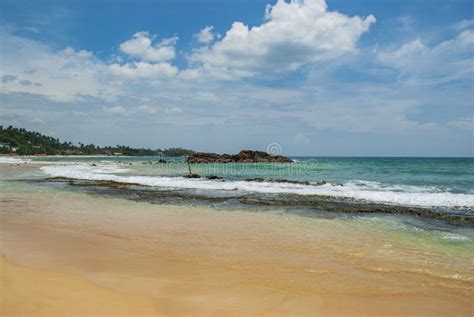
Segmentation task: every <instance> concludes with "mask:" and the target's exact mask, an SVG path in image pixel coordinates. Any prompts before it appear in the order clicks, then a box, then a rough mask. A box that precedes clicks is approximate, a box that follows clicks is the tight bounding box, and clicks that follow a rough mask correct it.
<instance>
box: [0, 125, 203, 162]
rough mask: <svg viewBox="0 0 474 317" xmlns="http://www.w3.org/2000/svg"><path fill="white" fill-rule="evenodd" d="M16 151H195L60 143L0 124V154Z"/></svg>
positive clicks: (133, 153) (143, 153) (148, 153)
mask: <svg viewBox="0 0 474 317" xmlns="http://www.w3.org/2000/svg"><path fill="white" fill-rule="evenodd" d="M8 153H17V154H19V155H39V154H46V155H58V154H59V155H131V156H155V155H163V156H187V155H191V154H193V153H194V151H191V150H186V149H182V148H169V149H165V150H160V149H156V150H151V149H146V148H139V149H136V148H131V147H129V146H125V145H116V146H104V147H100V146H96V145H94V144H88V145H86V144H82V143H79V144H78V145H74V144H72V143H71V142H61V141H60V140H59V139H55V138H53V137H50V136H46V135H43V134H41V133H38V132H33V131H27V130H26V129H21V128H20V129H18V128H14V127H12V126H9V127H8V128H4V127H3V126H0V154H8Z"/></svg>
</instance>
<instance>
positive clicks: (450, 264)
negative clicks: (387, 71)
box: [0, 157, 474, 315]
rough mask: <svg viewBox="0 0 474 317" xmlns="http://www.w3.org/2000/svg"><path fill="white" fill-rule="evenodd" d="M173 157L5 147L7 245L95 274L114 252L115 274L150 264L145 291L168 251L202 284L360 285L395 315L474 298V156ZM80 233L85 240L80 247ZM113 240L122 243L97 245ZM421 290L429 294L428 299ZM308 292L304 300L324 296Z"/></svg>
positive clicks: (19, 253) (2, 200)
mask: <svg viewBox="0 0 474 317" xmlns="http://www.w3.org/2000/svg"><path fill="white" fill-rule="evenodd" d="M166 159H167V160H169V163H159V162H158V158H156V157H33V158H31V157H19V158H5V157H1V158H0V163H4V164H0V194H1V197H0V205H1V207H2V208H0V209H1V215H2V230H3V231H4V232H5V233H3V237H4V246H3V247H2V248H3V251H2V252H4V254H6V255H8V256H9V258H13V259H18V261H19V263H22V261H21V260H23V261H24V263H25V264H28V263H33V262H32V261H29V260H28V258H26V259H25V257H28V255H29V254H33V256H35V257H34V263H36V262H38V261H39V262H40V263H44V266H45V267H48V265H50V264H51V263H53V264H55V265H56V266H58V270H60V271H62V270H72V271H79V272H82V273H81V274H83V275H84V276H88V277H89V278H91V279H93V280H94V281H96V279H95V275H94V272H95V271H94V270H92V271H91V270H90V267H89V266H86V268H84V267H83V264H84V263H87V264H89V263H95V262H94V261H97V263H99V265H98V267H97V270H98V272H101V271H100V270H101V269H103V268H104V267H105V266H104V267H103V266H101V265H103V263H107V266H106V267H107V268H108V269H109V270H111V271H113V272H114V274H115V273H117V274H118V275H117V276H118V277H114V275H113V274H111V275H110V276H111V277H110V279H111V280H113V281H112V282H111V283H112V284H110V285H119V284H120V283H117V282H116V281H115V280H114V278H117V280H120V278H122V276H123V274H122V273H123V272H124V271H125V272H128V273H127V274H129V275H130V276H142V275H141V274H143V270H144V269H146V270H147V271H146V272H147V273H146V274H147V275H146V276H147V279H146V281H145V280H144V281H143V283H144V286H143V290H154V289H155V288H154V287H156V285H157V284H156V283H157V282H156V281H157V280H155V279H153V278H148V277H149V276H154V277H157V279H158V280H159V278H161V277H162V275H160V274H161V272H158V271H159V269H160V267H163V266H164V265H166V263H168V264H167V265H170V264H169V263H172V264H171V266H172V267H173V268H175V267H176V266H177V265H178V264H179V265H185V267H183V271H180V272H179V274H178V275H177V277H176V279H177V280H178V281H181V279H182V276H183V275H185V274H188V273H189V272H195V271H193V269H195V268H196V266H198V267H199V268H200V270H201V269H206V272H208V273H206V274H203V275H202V278H203V279H202V280H199V279H198V280H196V281H197V282H196V285H198V286H196V287H201V286H202V285H207V284H206V283H208V282H206V281H208V276H209V275H212V274H217V273H216V271H218V272H224V273H222V276H220V275H219V276H218V278H217V277H216V281H219V283H220V282H221V281H229V280H231V281H234V282H232V283H230V285H233V286H235V287H238V289H240V288H242V287H244V286H243V285H244V284H242V283H243V282H242V281H243V280H245V281H246V282H248V283H251V287H254V286H255V285H256V286H258V287H260V286H262V287H266V286H267V285H272V286H273V287H275V289H277V290H281V291H282V292H284V294H285V296H290V295H291V294H293V295H291V296H294V297H295V298H294V300H297V299H298V298H299V299H304V298H306V295H307V294H312V295H314V296H316V295H315V294H326V293H328V294H335V295H334V296H336V297H337V298H339V296H341V294H345V296H346V295H347V294H351V296H359V295H360V294H363V298H364V300H366V303H367V305H368V307H369V306H370V307H372V305H373V303H375V302H377V303H379V304H380V305H381V306H380V307H381V309H382V310H383V311H386V309H389V310H388V311H390V312H391V314H397V312H400V311H399V309H400V308H399V303H406V302H407V301H411V302H412V303H413V306H410V310H413V309H419V311H420V314H422V315H428V313H427V312H428V311H431V310H436V311H440V310H442V309H445V310H452V309H454V308H455V307H458V308H459V307H462V309H463V311H464V312H465V311H469V309H471V311H472V308H471V307H472V305H471V304H470V303H472V292H473V289H474V266H473V263H474V177H473V176H474V159H471V158H348V157H344V158H341V157H293V159H294V160H295V163H291V164H266V163H265V164H264V163H256V164H249V163H246V164H193V165H191V170H192V172H193V173H197V174H199V175H201V178H186V177H185V176H186V175H187V174H188V172H189V170H188V166H187V164H186V163H185V162H184V160H183V159H182V158H166ZM25 162H26V163H25ZM5 163H6V164H5ZM206 176H218V177H221V178H222V179H207V178H206ZM18 226H20V228H22V229H21V230H20V229H19V230H17V231H15V230H16V229H15V228H17V227H18ZM23 226H24V227H23ZM49 234H51V235H52V237H53V238H51V239H49V238H48V237H49ZM78 236H79V237H82V236H84V239H86V240H85V241H86V244H85V245H83V246H82V245H81V246H80V247H79V246H77V247H71V246H75V245H76V244H75V243H77V241H76V239H78V238H77V237H78ZM12 237H14V238H12ZM59 237H60V238H59ZM97 239H98V241H100V243H99V242H98V243H91V242H90V241H96V240H97ZM12 241H13V242H14V241H19V242H18V243H13V242H12ZM36 241H39V242H38V243H37V242H36ZM63 241H64V242H63ZM104 241H105V242H107V243H110V244H113V247H108V248H100V246H103V244H102V243H105V242H104ZM56 244H59V246H56V247H54V245H56ZM40 249H41V250H42V251H41V252H39V251H38V250H40ZM70 249H71V250H73V251H71V253H69V251H68V250H70ZM31 250H34V251H31ZM51 250H56V251H54V252H56V253H54V252H53V251H51ZM58 250H59V251H58ZM90 250H92V251H90ZM94 250H95V251H94ZM88 256H89V258H87V260H84V259H83V257H88ZM111 256H116V257H117V259H116V260H113V261H112V260H111ZM123 259H127V260H126V261H124V260H123ZM75 260H77V261H78V262H77V263H76V262H75ZM41 261H44V262H41ZM169 261H171V262H169ZM64 263H67V265H63V264H64ZM130 263H133V265H128V264H130ZM157 263H158V264H157ZM71 267H72V268H71ZM111 268H114V269H113V270H112V269H111ZM216 268H218V269H216ZM186 272H188V273H186ZM219 274H220V273H219ZM199 276H200V275H199V274H198V276H197V277H196V276H195V275H192V276H189V278H188V279H187V280H186V281H190V280H192V281H194V280H195V279H196V278H199ZM142 280H143V279H140V281H142ZM99 282H102V283H103V282H104V281H103V280H102V278H101V279H99ZM216 283H217V282H216ZM252 283H253V284H252ZM122 284H124V285H125V284H126V283H122ZM122 284H120V285H122ZM216 285H217V284H216ZM179 287H180V289H181V287H182V285H181V284H179ZM187 287H188V284H186V288H187ZM207 287H209V288H210V289H211V288H212V287H211V286H209V285H208V286H207ZM228 289H229V287H228V286H226V287H225V288H224V289H223V290H220V289H219V291H218V292H217V291H216V292H217V293H218V294H221V293H222V292H223V291H225V290H228ZM296 290H297V291H296ZM265 292H267V289H265ZM230 293H231V294H230V295H229V296H233V295H235V293H232V292H230ZM252 294H253V293H252ZM288 294H290V295H288ZM301 294H306V295H305V296H301ZM318 296H319V295H318ZM383 296H387V297H383ZM252 298H255V296H252ZM417 298H418V300H417ZM420 298H423V300H422V302H424V303H429V304H426V305H425V306H423V305H421V306H420V305H418V304H419V302H418V301H419V300H420ZM280 300H281V299H280V298H277V299H275V303H277V302H279V301H280ZM307 300H308V302H305V304H304V305H303V304H302V305H299V306H301V307H303V306H305V305H309V304H310V303H311V302H314V300H313V299H311V297H309V298H307ZM361 300H363V299H361V297H357V303H360V301H361ZM386 301H389V304H387V302H386ZM387 305H389V306H387ZM450 305H451V306H450ZM357 307H359V306H357ZM387 307H389V308H387ZM382 310H381V311H382ZM367 312H368V311H367Z"/></svg>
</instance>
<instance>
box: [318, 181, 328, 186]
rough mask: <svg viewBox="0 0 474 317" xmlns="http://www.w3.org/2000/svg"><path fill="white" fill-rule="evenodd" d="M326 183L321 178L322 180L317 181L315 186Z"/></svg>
mask: <svg viewBox="0 0 474 317" xmlns="http://www.w3.org/2000/svg"><path fill="white" fill-rule="evenodd" d="M326 184H327V182H326V181H324V180H322V181H319V182H317V183H316V186H321V185H326Z"/></svg>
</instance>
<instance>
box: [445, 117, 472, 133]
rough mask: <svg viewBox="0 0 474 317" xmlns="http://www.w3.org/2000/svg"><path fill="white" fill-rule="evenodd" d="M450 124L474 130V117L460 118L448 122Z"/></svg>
mask: <svg viewBox="0 0 474 317" xmlns="http://www.w3.org/2000/svg"><path fill="white" fill-rule="evenodd" d="M448 125H449V126H451V127H454V128H458V129H468V130H471V131H473V132H474V119H473V118H472V117H471V118H460V119H458V120H453V121H450V122H448Z"/></svg>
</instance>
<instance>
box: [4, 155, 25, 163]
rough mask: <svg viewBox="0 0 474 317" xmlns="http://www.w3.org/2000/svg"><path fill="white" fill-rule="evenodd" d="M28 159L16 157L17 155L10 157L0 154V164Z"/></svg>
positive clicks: (21, 161)
mask: <svg viewBox="0 0 474 317" xmlns="http://www.w3.org/2000/svg"><path fill="white" fill-rule="evenodd" d="M28 161H29V160H25V159H21V158H17V157H10V156H0V164H2V163H3V164H21V163H25V162H28Z"/></svg>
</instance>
